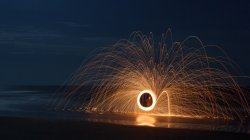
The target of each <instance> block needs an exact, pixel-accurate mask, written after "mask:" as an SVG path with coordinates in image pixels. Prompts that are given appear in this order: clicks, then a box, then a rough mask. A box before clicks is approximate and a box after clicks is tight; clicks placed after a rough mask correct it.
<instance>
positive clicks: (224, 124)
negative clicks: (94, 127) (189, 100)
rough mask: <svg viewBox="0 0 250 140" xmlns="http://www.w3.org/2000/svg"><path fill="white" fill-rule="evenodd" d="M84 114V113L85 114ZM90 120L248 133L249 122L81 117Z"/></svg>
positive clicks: (175, 118)
mask: <svg viewBox="0 0 250 140" xmlns="http://www.w3.org/2000/svg"><path fill="white" fill-rule="evenodd" d="M85 115H86V114H85ZM83 120H87V121H90V122H98V123H109V124H116V125H133V126H146V127H161V128H174V129H195V130H209V131H225V132H240V133H250V125H249V123H245V124H242V123H239V122H237V121H229V120H214V119H211V120H209V119H192V118H178V117H166V116H151V115H150V116H148V115H131V114H130V115H120V114H110V113H107V114H105V113H104V114H96V113H92V114H91V113H90V114H87V117H85V118H83Z"/></svg>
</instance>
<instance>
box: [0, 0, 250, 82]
mask: <svg viewBox="0 0 250 140" xmlns="http://www.w3.org/2000/svg"><path fill="white" fill-rule="evenodd" d="M167 28H171V29H172V32H173V39H174V40H175V41H181V40H183V39H185V38H186V37H187V36H189V35H195V36H198V37H199V38H200V39H201V40H202V41H203V42H204V43H205V44H213V45H220V46H221V47H222V48H223V49H224V50H225V51H226V52H227V53H228V55H229V57H230V58H232V59H233V60H234V61H235V62H236V63H237V64H238V65H239V67H240V71H239V72H240V74H243V75H248V76H250V65H249V61H250V54H249V53H250V1H249V0H245V1H240V2H239V1H234V2H229V1H217V0H216V1H211V0H208V1H206V2H204V1H176V0H173V1H167V0H162V1H160V0H159V1H156V0H152V1H149V2H148V1H146V0H141V1H136V0H123V1H119V0H99V1H96V0H79V1H77V0H1V1H0V66H1V67H0V85H60V84H62V83H63V82H64V81H65V80H66V79H67V78H68V77H69V76H70V74H71V73H72V72H74V70H76V69H77V68H78V67H79V66H80V64H81V62H82V61H83V60H84V58H85V57H86V55H87V54H88V53H89V52H91V51H93V50H94V49H96V48H98V47H103V46H108V45H111V44H113V43H115V42H116V41H117V40H119V39H122V38H128V37H129V35H130V34H131V32H133V31H138V30H139V31H142V32H143V33H145V34H148V33H149V32H153V33H154V35H161V33H163V32H165V31H166V29H167ZM241 84H248V85H250V80H243V82H242V83H241Z"/></svg>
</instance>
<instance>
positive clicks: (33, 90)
mask: <svg viewBox="0 0 250 140" xmlns="http://www.w3.org/2000/svg"><path fill="white" fill-rule="evenodd" d="M57 89H58V87H56V86H35V87H34V86H25V87H7V88H6V87H4V88H3V87H2V88H1V89H0V118H1V117H5V118H6V117H10V118H36V119H57V120H65V121H67V120H77V121H87V122H90V123H104V124H105V123H106V124H109V125H110V124H111V125H112V124H113V125H130V126H138V127H140V126H147V127H161V128H170V129H171V128H174V129H194V130H209V131H222V132H237V133H248V134H249V133H250V124H249V122H245V123H242V122H240V121H232V120H230V121H229V120H221V119H220V120H219V119H218V120H216V119H192V118H177V117H166V116H165V117H164V116H151V115H138V114H114V113H108V112H107V113H87V112H74V111H62V110H55V109H54V103H55V102H56V100H58V98H55V95H57V94H60V90H57Z"/></svg>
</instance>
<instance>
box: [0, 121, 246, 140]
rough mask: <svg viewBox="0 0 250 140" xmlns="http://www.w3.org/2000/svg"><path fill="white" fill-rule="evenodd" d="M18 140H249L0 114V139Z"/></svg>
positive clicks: (221, 134) (201, 132) (234, 135)
mask: <svg viewBox="0 0 250 140" xmlns="http://www.w3.org/2000/svg"><path fill="white" fill-rule="evenodd" d="M7 139H13V140H20V139H32V140H36V139H43V140H50V139H53V140H54V139H58V140H64V139H66V140H74V139H103V140H104V139H117V140H118V139H128V140H130V139H137V140H138V139H165V140H173V139H201V140H202V139H219V140H223V139H235V140H239V139H248V140H250V135H249V134H242V133H229V132H214V131H205V130H189V129H169V128H153V127H141V126H140V127H138V126H124V125H113V124H105V123H93V122H88V121H80V120H62V119H61V120H60V119H38V118H36V119H34V118H14V117H12V118H11V117H0V140H7Z"/></svg>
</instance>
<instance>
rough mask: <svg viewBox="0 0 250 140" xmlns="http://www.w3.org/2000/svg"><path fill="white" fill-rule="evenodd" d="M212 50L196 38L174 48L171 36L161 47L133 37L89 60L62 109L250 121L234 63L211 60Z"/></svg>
mask: <svg viewBox="0 0 250 140" xmlns="http://www.w3.org/2000/svg"><path fill="white" fill-rule="evenodd" d="M166 39H168V40H170V42H166ZM209 47H211V46H205V45H203V44H202V42H201V41H200V39H199V38H197V37H194V36H191V37H188V38H186V39H185V40H183V41H181V42H174V41H172V36H171V31H170V30H168V31H167V33H166V34H163V35H162V39H161V41H159V43H156V42H154V41H153V37H152V36H151V35H149V36H146V35H144V34H142V33H141V32H135V33H133V34H132V35H131V37H130V39H124V40H120V41H118V42H117V43H116V44H114V45H112V46H110V47H107V48H103V49H101V50H99V51H97V52H95V53H94V54H95V55H94V56H93V57H90V58H88V59H87V60H86V61H85V62H84V63H83V65H82V66H81V67H80V68H79V69H78V70H77V72H76V73H75V74H74V75H73V76H72V78H71V79H70V80H69V82H68V84H69V85H71V87H69V88H67V89H65V92H64V95H63V99H62V100H61V101H60V103H59V104H58V105H59V106H60V107H62V108H63V109H68V110H73V111H89V112H117V113H133V114H149V115H161V116H177V117H193V118H223V119H241V120H242V119H244V118H245V117H248V116H249V105H248V102H247V100H246V97H245V96H244V93H243V92H242V90H241V88H240V87H239V85H238V84H237V82H236V81H235V79H234V77H233V76H232V75H231V74H230V71H229V67H231V63H230V60H229V59H228V58H227V57H210V56H208V55H207V49H208V48H209ZM218 50H219V49H218Z"/></svg>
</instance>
